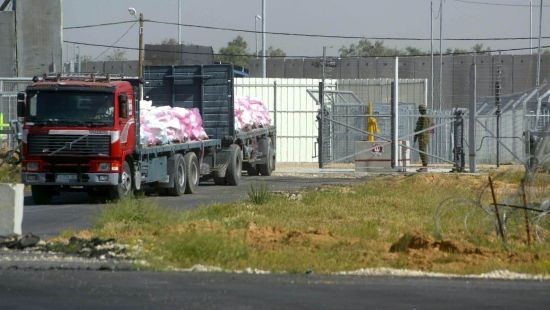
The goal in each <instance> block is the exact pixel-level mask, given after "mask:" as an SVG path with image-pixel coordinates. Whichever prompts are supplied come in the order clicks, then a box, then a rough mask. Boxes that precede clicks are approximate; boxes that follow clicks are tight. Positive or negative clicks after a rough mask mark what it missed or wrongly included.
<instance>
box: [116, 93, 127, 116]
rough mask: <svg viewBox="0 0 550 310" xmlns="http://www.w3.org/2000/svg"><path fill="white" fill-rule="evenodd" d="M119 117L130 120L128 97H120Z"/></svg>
mask: <svg viewBox="0 0 550 310" xmlns="http://www.w3.org/2000/svg"><path fill="white" fill-rule="evenodd" d="M118 103H119V115H118V117H120V118H128V95H127V94H121V95H119V96H118Z"/></svg>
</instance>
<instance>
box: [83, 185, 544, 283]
mask: <svg viewBox="0 0 550 310" xmlns="http://www.w3.org/2000/svg"><path fill="white" fill-rule="evenodd" d="M507 177H508V178H509V179H507ZM518 179H520V177H519V176H518V175H516V174H512V175H509V176H503V177H499V178H497V179H496V181H497V187H498V188H501V189H502V188H504V189H506V190H508V189H509V188H511V187H512V186H513V184H515V182H517V180H518ZM486 180H487V176H473V175H456V174H447V175H436V174H416V175H412V176H391V177H379V178H376V179H373V180H371V181H369V182H368V183H365V184H360V185H356V186H351V187H338V186H336V187H327V188H321V189H317V190H312V191H308V192H305V193H302V194H301V195H300V199H290V198H288V197H286V196H284V195H273V194H271V193H268V192H266V191H267V188H266V187H263V186H262V185H255V186H254V187H251V191H250V193H249V198H250V199H249V200H248V201H244V202H242V203H233V204H225V205H221V204H218V205H212V206H206V207H202V208H198V209H195V210H192V211H185V212H178V211H170V210H167V209H164V208H161V207H159V206H157V205H155V204H154V203H153V202H152V201H151V200H147V199H128V200H124V201H120V202H118V203H114V204H111V205H109V206H108V207H107V208H105V209H104V210H103V211H102V212H101V213H100V215H99V216H98V218H97V221H96V224H95V227H94V230H93V231H92V233H93V234H94V235H97V236H99V237H101V238H115V239H117V240H119V241H120V242H125V243H128V244H130V245H135V244H137V243H140V244H142V245H143V249H142V251H141V252H140V254H139V255H140V258H143V259H145V260H147V261H148V262H149V263H150V264H151V266H152V267H153V268H154V269H165V268H167V267H178V268H188V267H191V266H193V265H195V264H203V265H214V266H219V267H222V268H227V269H243V268H247V267H251V268H258V269H263V270H271V271H274V272H293V273H303V272H306V271H310V270H311V271H314V272H317V273H329V272H336V271H345V270H354V269H359V268H367V267H395V268H412V269H420V270H426V271H437V272H450V273H459V274H463V273H479V272H488V271H492V270H495V269H503V268H505V269H509V270H512V271H518V272H528V273H543V274H549V273H550V245H549V243H548V242H547V243H544V244H537V245H536V246H532V247H531V248H528V247H526V246H525V240H524V239H522V237H521V236H518V237H517V238H511V240H510V243H509V245H508V246H507V247H504V246H503V245H502V244H501V243H500V242H499V241H498V240H496V239H495V236H494V234H487V235H477V236H470V235H468V234H466V233H462V232H461V231H460V229H457V230H456V233H454V234H452V235H450V236H446V237H445V238H444V240H442V239H438V238H437V236H435V233H434V212H435V209H436V208H437V206H438V204H439V203H440V202H441V201H443V200H444V199H445V198H448V197H465V198H476V197H479V193H480V191H481V189H483V188H484V187H485V184H486ZM502 191H503V192H504V191H505V190H502ZM406 233H408V234H411V238H410V239H407V240H405V241H403V242H405V243H407V242H408V246H405V247H404V248H400V249H399V250H398V251H390V248H391V246H392V244H394V243H395V242H396V241H398V240H399V239H400V238H401V237H402V236H403V235H404V234H406Z"/></svg>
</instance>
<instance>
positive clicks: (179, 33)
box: [178, 0, 181, 45]
mask: <svg viewBox="0 0 550 310" xmlns="http://www.w3.org/2000/svg"><path fill="white" fill-rule="evenodd" d="M178 44H180V45H181V0H178Z"/></svg>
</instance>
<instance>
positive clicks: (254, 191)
mask: <svg viewBox="0 0 550 310" xmlns="http://www.w3.org/2000/svg"><path fill="white" fill-rule="evenodd" d="M271 198H272V197H271V193H270V192H269V189H268V188H267V185H266V184H265V183H256V184H251V185H250V189H249V190H248V199H250V201H251V202H252V203H253V204H256V205H263V204H266V203H268V202H269V201H270V200H271Z"/></svg>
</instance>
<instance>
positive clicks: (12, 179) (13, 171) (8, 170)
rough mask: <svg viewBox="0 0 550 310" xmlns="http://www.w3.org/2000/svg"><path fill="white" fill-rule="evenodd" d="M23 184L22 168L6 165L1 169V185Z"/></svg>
mask: <svg viewBox="0 0 550 310" xmlns="http://www.w3.org/2000/svg"><path fill="white" fill-rule="evenodd" d="M20 182H21V168H20V167H19V166H12V165H8V164H4V166H3V167H2V168H0V183H20Z"/></svg>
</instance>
